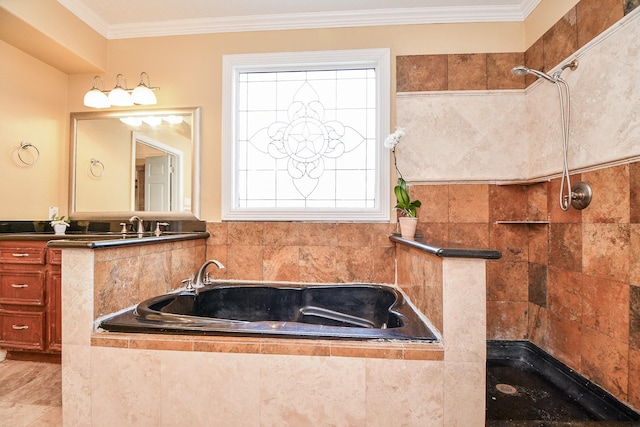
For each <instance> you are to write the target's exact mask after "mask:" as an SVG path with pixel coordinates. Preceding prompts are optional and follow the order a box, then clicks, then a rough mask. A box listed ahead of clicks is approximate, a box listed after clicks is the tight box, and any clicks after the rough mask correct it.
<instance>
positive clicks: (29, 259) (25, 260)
mask: <svg viewBox="0 0 640 427" xmlns="http://www.w3.org/2000/svg"><path fill="white" fill-rule="evenodd" d="M46 252H47V249H46V248H44V247H23V248H19V247H0V264H39V265H44V263H45V260H46V256H45V254H46Z"/></svg>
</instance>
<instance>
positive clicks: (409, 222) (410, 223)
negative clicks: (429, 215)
mask: <svg viewBox="0 0 640 427" xmlns="http://www.w3.org/2000/svg"><path fill="white" fill-rule="evenodd" d="M398 221H399V222H400V235H401V236H402V238H403V239H407V240H415V235H416V227H417V226H418V218H415V217H411V216H401V217H400V218H398Z"/></svg>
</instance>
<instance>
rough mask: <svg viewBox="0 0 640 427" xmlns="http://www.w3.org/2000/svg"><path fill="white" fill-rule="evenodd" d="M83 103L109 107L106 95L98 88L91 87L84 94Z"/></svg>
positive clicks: (97, 106)
mask: <svg viewBox="0 0 640 427" xmlns="http://www.w3.org/2000/svg"><path fill="white" fill-rule="evenodd" d="M84 105H86V106H87V107H91V108H109V107H111V104H110V103H109V99H107V95H106V94H105V93H104V92H102V91H101V90H100V89H97V88H95V87H94V88H93V89H91V90H90V91H88V92H87V93H85V95H84Z"/></svg>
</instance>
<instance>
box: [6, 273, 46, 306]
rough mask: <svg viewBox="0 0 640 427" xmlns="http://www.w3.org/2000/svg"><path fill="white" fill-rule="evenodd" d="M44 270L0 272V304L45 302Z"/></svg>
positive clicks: (39, 303)
mask: <svg viewBox="0 0 640 427" xmlns="http://www.w3.org/2000/svg"><path fill="white" fill-rule="evenodd" d="M44 283H45V282H44V272H42V271H25V272H13V271H12V272H0V304H22V305H39V306H42V305H44V304H45V292H44V289H45V286H44Z"/></svg>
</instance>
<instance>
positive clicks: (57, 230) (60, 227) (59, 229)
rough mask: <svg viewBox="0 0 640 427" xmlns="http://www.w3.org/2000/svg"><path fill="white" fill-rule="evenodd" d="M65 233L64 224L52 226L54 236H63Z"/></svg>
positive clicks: (65, 227)
mask: <svg viewBox="0 0 640 427" xmlns="http://www.w3.org/2000/svg"><path fill="white" fill-rule="evenodd" d="M66 231H67V226H66V225H64V224H55V225H54V226H53V232H54V233H55V234H64V233H65V232H66Z"/></svg>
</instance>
